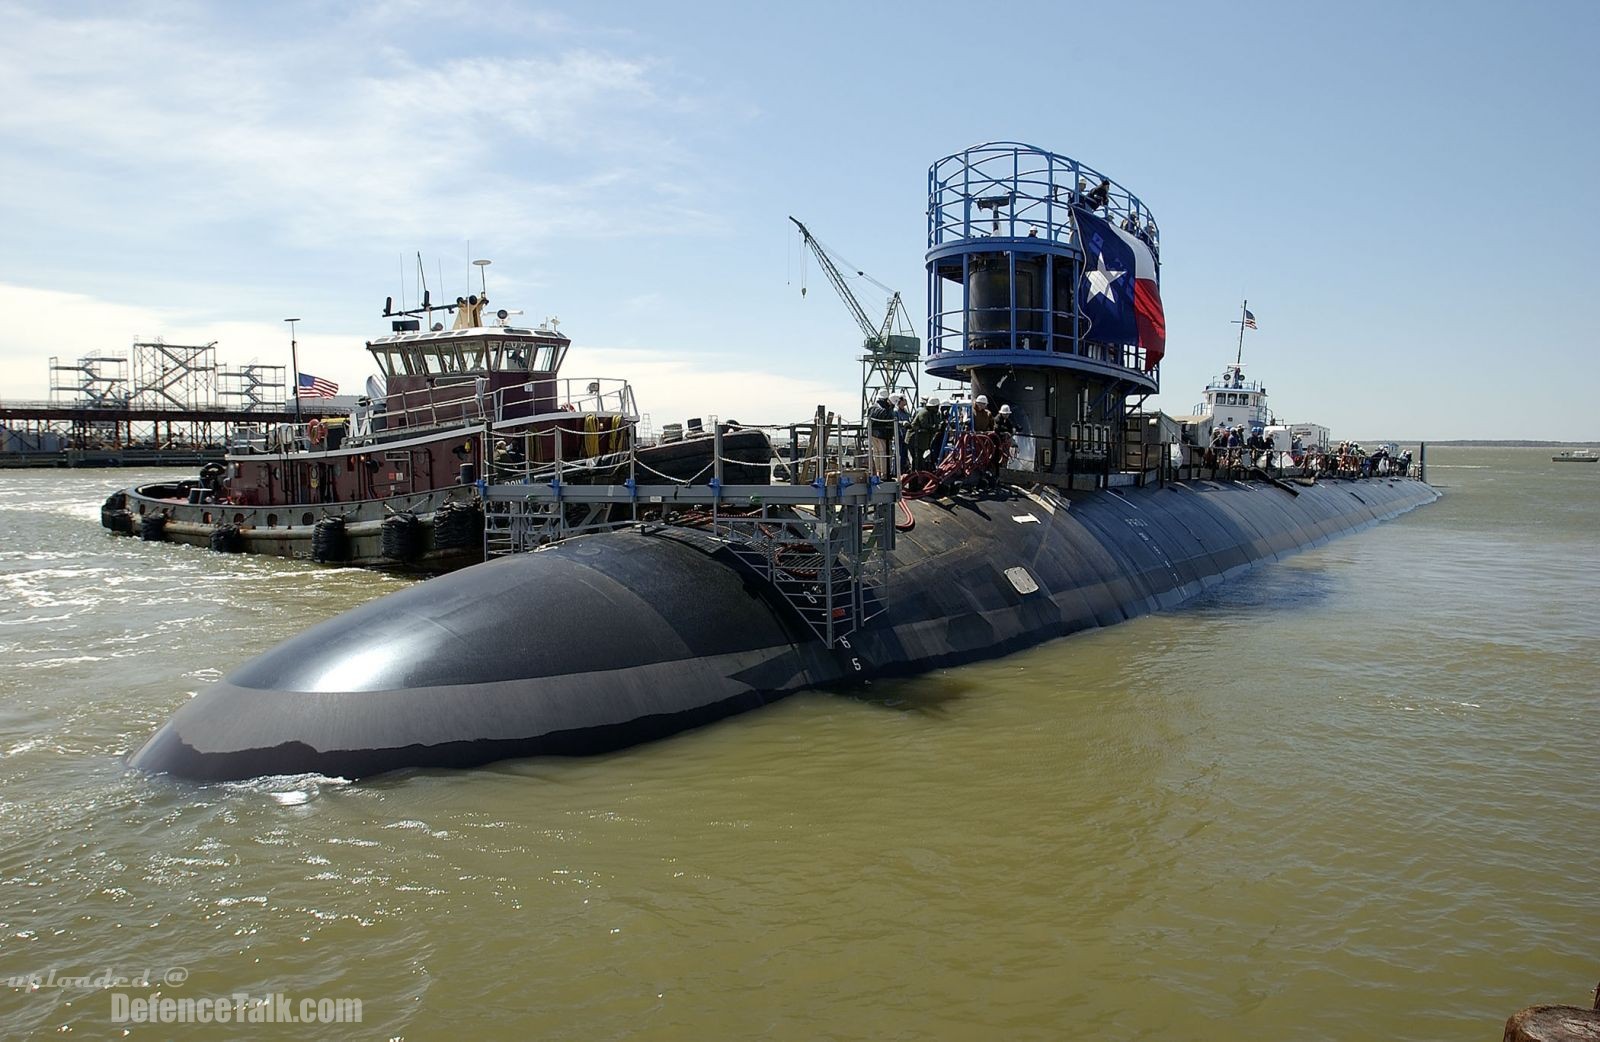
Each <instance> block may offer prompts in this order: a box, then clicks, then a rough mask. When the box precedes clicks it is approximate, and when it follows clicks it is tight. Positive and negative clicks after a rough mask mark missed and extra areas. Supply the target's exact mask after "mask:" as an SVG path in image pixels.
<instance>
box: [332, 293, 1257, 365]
mask: <svg viewBox="0 0 1600 1042" xmlns="http://www.w3.org/2000/svg"><path fill="white" fill-rule="evenodd" d="M1244 328H1246V329H1254V328H1256V316H1255V314H1254V313H1253V312H1251V311H1249V310H1248V309H1247V310H1246V311H1245V313H1244ZM300 379H301V380H304V379H305V377H303V376H302V377H301V378H300Z"/></svg>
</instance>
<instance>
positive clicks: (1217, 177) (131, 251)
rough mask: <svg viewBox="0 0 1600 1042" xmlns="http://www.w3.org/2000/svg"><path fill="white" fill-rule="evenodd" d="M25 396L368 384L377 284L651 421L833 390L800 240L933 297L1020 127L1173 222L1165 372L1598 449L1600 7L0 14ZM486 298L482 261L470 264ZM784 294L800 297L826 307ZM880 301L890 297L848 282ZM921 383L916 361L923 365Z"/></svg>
mask: <svg viewBox="0 0 1600 1042" xmlns="http://www.w3.org/2000/svg"><path fill="white" fill-rule="evenodd" d="M0 24H3V25H5V27H6V30H5V32H4V33H0V398H3V399H5V400H20V399H43V398H44V397H45V396H46V392H47V388H48V380H49V374H48V365H49V359H50V358H51V357H53V356H59V357H61V358H63V359H69V358H76V357H78V356H80V355H86V354H94V353H103V352H105V351H116V350H126V349H127V347H128V346H129V345H130V344H131V343H132V342H133V341H134V340H135V339H142V338H151V337H155V336H161V337H163V338H164V339H166V340H167V341H168V342H172V343H196V342H198V343H203V342H207V341H211V340H215V341H217V344H218V347H217V350H218V354H219V357H220V358H221V360H222V361H223V362H225V363H228V364H235V365H236V364H242V363H245V362H249V361H261V362H268V363H276V364H285V365H287V364H288V355H289V351H288V346H289V345H288V335H287V327H286V326H285V325H284V323H283V321H282V320H283V319H284V318H286V317H291V316H292V317H297V318H299V319H300V320H301V321H300V322H299V323H298V326H297V328H298V331H299V342H300V363H301V365H300V368H301V369H302V370H303V371H306V372H311V373H315V374H316V375H318V376H323V377H327V378H330V379H333V380H336V381H338V382H339V383H340V384H341V385H343V386H344V387H345V388H346V389H347V390H353V389H355V388H357V387H358V386H359V385H360V384H361V383H362V382H363V380H364V379H365V377H366V376H367V374H368V373H370V372H371V371H372V366H371V364H370V361H369V357H368V355H367V353H366V352H365V350H363V344H364V343H365V341H366V340H367V339H368V338H370V337H373V336H376V335H381V334H382V333H384V332H386V331H387V328H388V327H387V322H386V321H385V320H383V319H382V317H381V311H382V307H383V301H384V298H385V297H388V296H393V297H395V298H396V300H397V301H398V300H400V299H402V298H405V299H408V300H411V301H413V302H414V301H415V299H416V297H417V286H416V272H417V267H418V262H417V255H418V254H419V253H420V254H421V256H422V267H423V270H424V271H425V272H426V273H427V278H428V282H429V286H430V289H431V290H432V292H433V297H434V299H440V298H444V299H454V297H455V296H456V295H458V294H460V293H462V292H465V291H466V287H467V286H468V278H469V273H470V272H471V271H472V269H471V267H470V261H471V260H473V259H477V258H486V259H490V260H492V262H493V263H492V264H491V265H490V266H489V268H488V269H487V272H486V277H487V280H488V291H489V296H490V298H491V300H492V301H493V303H494V305H495V306H496V307H507V308H513V309H516V308H520V309H522V310H523V311H524V313H525V316H526V317H527V319H528V320H530V321H537V320H541V319H544V318H546V317H551V316H557V317H559V319H560V320H561V329H562V331H563V332H564V333H566V334H567V335H569V336H570V337H571V338H572V340H573V347H572V350H571V352H570V353H569V355H568V358H567V363H566V366H565V371H564V372H565V375H569V376H575V377H587V376H606V377H626V378H628V379H630V380H632V381H633V383H634V385H635V388H636V391H637V394H638V397H639V399H640V403H641V407H642V409H643V410H644V411H646V412H649V413H650V414H651V415H652V418H653V420H654V422H655V423H656V424H657V425H658V426H659V424H661V423H664V422H671V421H673V420H679V419H682V418H684V417H687V416H692V415H720V416H722V417H724V418H727V417H733V418H737V419H741V420H744V421H745V422H779V421H787V420H792V419H800V418H803V417H808V416H809V415H810V414H811V412H812V410H813V409H814V408H815V406H816V405H817V404H818V403H825V404H828V405H829V406H830V407H832V408H835V409H838V410H839V411H841V412H850V411H852V410H853V409H854V408H855V407H856V402H857V400H858V396H859V382H860V363H859V361H858V358H859V352H860V341H861V335H860V332H859V330H857V329H856V327H855V325H854V323H853V322H852V321H851V319H850V317H849V315H848V313H847V312H846V310H845V308H844V306H843V305H842V304H841V303H840V302H839V301H838V299H837V298H836V297H834V295H833V294H832V292H831V291H830V289H829V288H828V286H827V284H826V283H825V282H824V280H823V278H822V276H821V273H820V272H819V271H818V269H817V266H816V264H815V262H814V261H812V262H809V263H805V262H803V254H802V253H801V250H800V246H799V244H798V240H797V237H796V236H795V234H794V229H793V227H792V225H790V224H789V221H788V220H787V218H788V216H789V215H790V214H793V215H795V216H797V217H799V218H800V219H801V220H804V221H805V222H806V223H807V224H808V225H809V226H810V227H811V228H812V230H813V231H814V232H815V233H816V235H817V236H818V237H819V238H820V239H822V240H823V241H824V242H826V243H827V244H829V245H830V246H831V247H833V248H835V249H836V250H837V251H838V252H839V253H840V254H841V255H842V256H844V257H845V258H848V260H849V261H850V263H851V264H852V265H853V266H854V267H855V268H858V269H859V270H862V271H865V272H866V273H868V274H869V275H871V276H873V277H874V278H875V279H877V280H878V281H879V282H882V283H884V284H887V285H889V286H892V287H896V288H898V289H900V290H901V291H902V292H903V293H904V294H905V297H906V301H907V304H908V307H909V309H910V312H911V314H912V315H913V316H914V317H916V318H917V320H918V322H919V323H920V322H921V321H922V320H923V316H924V314H925V307H926V302H925V290H924V282H925V271H924V253H925V250H926V225H925V210H926V205H927V183H926V182H927V170H928V167H929V166H930V164H932V163H933V162H934V161H936V160H937V159H939V158H940V157H942V156H945V155H949V154H951V153H954V152H958V151H960V150H961V149H963V148H965V147H967V146H969V145H972V144H976V143H979V142H983V141H991V140H1015V141H1024V142H1028V143H1031V144H1034V145H1037V146H1039V147H1041V148H1045V149H1048V150H1050V151H1053V152H1058V153H1061V154H1064V155H1067V156H1071V157H1073V158H1076V159H1078V160H1080V161H1082V162H1084V163H1087V164H1089V165H1091V166H1093V167H1095V168H1097V169H1100V170H1103V171H1105V172H1106V173H1107V174H1109V175H1111V176H1112V177H1114V178H1116V179H1117V180H1118V181H1119V182H1120V183H1122V184H1124V185H1126V186H1127V187H1128V188H1130V189H1131V190H1132V191H1134V192H1135V193H1136V194H1138V195H1139V196H1140V198H1141V199H1143V200H1144V202H1145V203H1146V204H1147V205H1148V206H1149V207H1150V208H1151V210H1152V211H1153V212H1154V214H1155V215H1156V217H1157V219H1158V220H1159V222H1160V225H1161V234H1162V262H1163V270H1162V296H1163V299H1164V303H1165V307H1166V315H1167V326H1168V344H1167V357H1166V360H1165V361H1164V362H1163V364H1162V372H1161V384H1162V388H1163V391H1162V394H1161V395H1160V396H1159V397H1158V398H1157V399H1156V400H1155V402H1154V403H1153V404H1154V405H1155V406H1156V407H1160V408H1165V409H1166V410H1167V411H1168V412H1176V413H1183V412H1188V411H1189V410H1190V408H1191V407H1192V406H1193V405H1194V404H1195V403H1196V402H1197V401H1198V400H1199V399H1200V392H1201V389H1202V387H1203V386H1204V384H1205V382H1206V380H1207V378H1208V377H1210V376H1212V375H1214V374H1215V373H1217V372H1219V371H1220V369H1221V367H1222V365H1223V364H1225V363H1226V362H1228V361H1231V360H1232V357H1233V352H1234V350H1235V346H1236V336H1237V327H1236V326H1233V325H1231V324H1230V323H1231V322H1232V320H1234V319H1236V318H1237V317H1238V309H1239V305H1240V301H1241V299H1242V298H1244V297H1248V298H1249V300H1250V310H1251V311H1252V312H1254V314H1255V316H1256V318H1257V320H1258V323H1259V329H1258V330H1256V331H1254V332H1251V333H1248V334H1247V335H1246V336H1247V339H1246V342H1245V346H1244V356H1245V362H1246V365H1247V374H1248V375H1249V376H1251V377H1253V378H1256V379H1259V380H1261V381H1262V382H1263V383H1265V384H1266V385H1267V388H1268V390H1269V392H1270V394H1271V400H1272V405H1273V407H1274V409H1275V411H1276V412H1277V413H1278V414H1279V416H1280V417H1283V418H1286V419H1288V420H1291V421H1297V422H1298V421H1313V422H1319V423H1323V424H1325V425H1327V426H1330V427H1332V428H1333V430H1334V436H1335V437H1336V438H1337V437H1356V438H1376V437H1380V436H1384V437H1397V438H1406V439H1419V438H1432V439H1450V438H1549V439H1558V440H1600V409H1597V408H1596V404H1597V403H1596V398H1597V392H1600V363H1597V361H1596V347H1597V346H1600V345H1597V337H1596V334H1595V332H1594V321H1593V319H1592V318H1591V316H1590V315H1589V314H1588V310H1587V305H1588V304H1589V302H1590V298H1591V297H1592V296H1593V292H1592V290H1591V285H1592V284H1593V282H1594V281H1595V278H1596V276H1597V274H1600V245H1597V244H1600V235H1597V232H1600V228H1597V224H1600V221H1597V212H1600V209H1597V207H1600V204H1597V202H1596V199H1595V189H1596V187H1597V183H1600V144H1597V141H1596V134H1595V131H1594V128H1595V118H1596V117H1595V113H1596V111H1597V109H1600V86H1597V83H1600V75H1597V73H1596V72H1595V64H1594V62H1593V58H1592V45H1593V41H1594V40H1595V39H1596V38H1597V37H1600V4H1596V3H1593V2H1574V3H1558V2H1549V3H1538V2H1534V3H1529V4H1525V5H1509V4H1504V3H1479V2H1475V0H1462V2H1453V3H1444V2H1437V3H1431V2H1423V0H1417V2H1408V3H1365V2H1347V3H1340V4H1320V3H1319V4H1313V3H1298V2H1288V3H1285V2H1275V3H1260V4H1255V3H1235V4H1217V3H1123V4H1118V5H1111V6H1100V7H1091V6H1087V5H1081V4H1065V3H1039V4H1030V3H1008V4H1004V5H1000V4H995V5H974V4H970V3H959V4H958V3H939V2H919V3H915V4H911V3H873V4H861V3H799V4H751V3H693V2H683V3H677V4H663V3H643V2H641V3H622V2H603V0H593V2H590V3H585V4H581V5H580V4H552V5H537V4H526V3H499V2H496V0H483V2H474V3H461V4H452V3H422V2H407V0H376V2H370V3H360V2H356V3H338V4H336V3H297V2H293V0H289V2H280V3H275V4H272V5H253V4H252V5H246V4H233V3H214V4H206V3H182V2H174V0H163V2H160V3H150V4H140V3H137V2H134V3H117V4H95V3H73V4H60V3H48V4H44V3H39V4H35V3H12V2H9V0H0ZM472 284H473V285H474V286H475V285H476V282H475V281H474V282H473V283H472ZM802 285H806V286H807V288H808V292H806V293H805V294H804V295H802V293H801V288H802ZM858 285H859V286H860V288H861V291H862V295H863V302H864V303H865V304H866V306H867V308H868V310H869V311H871V310H877V309H879V308H881V306H882V301H883V297H882V295H881V294H880V293H879V291H878V290H877V289H876V288H875V287H873V286H872V285H871V284H870V283H867V282H865V280H861V281H859V282H858ZM925 386H931V380H929V381H925Z"/></svg>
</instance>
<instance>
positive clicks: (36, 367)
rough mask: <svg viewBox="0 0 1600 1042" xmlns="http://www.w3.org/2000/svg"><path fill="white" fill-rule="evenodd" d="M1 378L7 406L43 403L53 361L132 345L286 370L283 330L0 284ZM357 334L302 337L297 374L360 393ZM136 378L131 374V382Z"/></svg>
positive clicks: (362, 363) (362, 365)
mask: <svg viewBox="0 0 1600 1042" xmlns="http://www.w3.org/2000/svg"><path fill="white" fill-rule="evenodd" d="M0 314H4V315H6V316H7V321H6V323H5V325H4V326H3V327H0V380H3V381H4V385H5V387H6V392H7V393H6V397H7V398H8V399H10V400H29V401H43V400H44V399H45V398H46V397H48V394H49V387H50V359H51V358H52V357H54V358H58V359H59V360H60V362H61V364H71V363H73V362H76V361H77V360H78V359H79V358H83V357H86V356H89V355H110V356H118V355H120V356H129V357H131V348H132V344H133V343H134V342H135V341H137V340H154V339H156V338H158V337H159V338H160V339H162V340H164V341H166V342H167V343H169V344H207V343H211V342H212V341H215V342H216V344H217V360H218V362H219V364H221V365H224V366H228V367H238V366H240V365H244V364H247V363H250V362H260V363H262V364H265V365H281V366H283V367H285V369H287V368H288V366H289V337H288V330H287V329H286V328H285V327H284V326H282V325H281V324H278V325H273V324H270V323H264V322H216V321H208V320H206V319H205V318H203V317H201V316H199V315H198V314H196V313H193V312H189V311H185V310H184V309H182V308H176V307H165V308H158V307H144V306H140V305H131V304H120V303H115V302H112V301H105V300H97V299H95V298H93V297H90V296H86V295H84V294H81V293H63V292H60V291H58V290H45V289H34V288H32V287H27V286H16V285H9V284H5V283H0ZM362 344H363V341H362V339H361V337H360V336H357V335H351V336H340V335H336V334H319V335H312V336H301V337H300V363H301V365H300V368H301V369H302V370H307V371H310V372H314V373H316V374H317V375H318V376H329V377H331V378H333V379H337V380H338V381H339V382H340V383H341V384H345V383H346V381H349V383H348V385H347V386H349V387H352V388H353V387H358V386H360V383H361V381H362V380H365V378H366V373H367V372H369V371H370V370H371V367H370V365H367V364H366V360H367V353H366V351H364V350H362V349H361V348H362ZM132 375H133V374H132V373H131V372H130V373H129V376H130V377H131V376H132Z"/></svg>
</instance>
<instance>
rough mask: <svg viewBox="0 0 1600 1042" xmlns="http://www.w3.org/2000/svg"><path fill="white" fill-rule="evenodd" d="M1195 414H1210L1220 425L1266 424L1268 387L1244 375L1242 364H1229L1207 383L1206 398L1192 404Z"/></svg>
mask: <svg viewBox="0 0 1600 1042" xmlns="http://www.w3.org/2000/svg"><path fill="white" fill-rule="evenodd" d="M1194 411H1195V413H1196V414H1197V415H1201V416H1209V417H1211V421H1212V424H1213V425H1215V426H1221V427H1244V428H1246V429H1249V428H1251V427H1265V426H1267V425H1268V424H1270V423H1271V422H1272V410H1270V409H1268V408H1267V389H1266V388H1265V387H1263V386H1261V384H1259V383H1257V382H1256V381H1254V380H1246V379H1245V378H1244V366H1242V365H1239V364H1237V363H1236V364H1234V365H1230V366H1228V367H1227V368H1225V369H1224V370H1223V371H1222V375H1221V376H1218V377H1213V378H1212V380H1211V382H1210V383H1208V384H1206V390H1205V401H1203V402H1201V403H1200V404H1199V405H1197V406H1195V408H1194Z"/></svg>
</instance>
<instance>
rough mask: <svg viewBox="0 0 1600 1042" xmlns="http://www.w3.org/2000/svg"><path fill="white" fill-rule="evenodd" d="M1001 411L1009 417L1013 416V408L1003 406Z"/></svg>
mask: <svg viewBox="0 0 1600 1042" xmlns="http://www.w3.org/2000/svg"><path fill="white" fill-rule="evenodd" d="M1000 411H1001V412H1003V413H1005V414H1006V415H1008V416H1009V415H1010V414H1011V406H1009V405H1002V406H1000Z"/></svg>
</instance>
